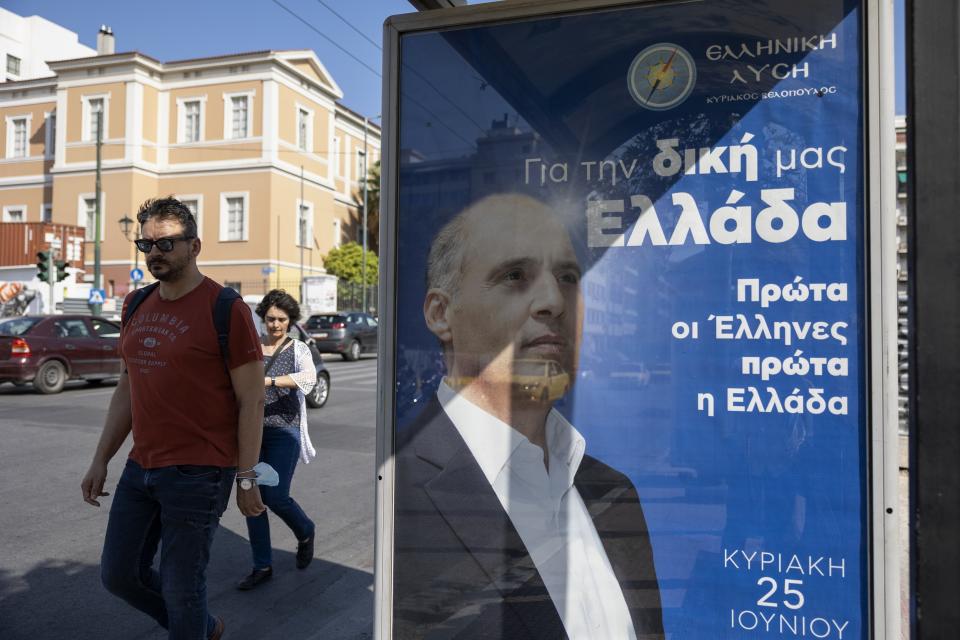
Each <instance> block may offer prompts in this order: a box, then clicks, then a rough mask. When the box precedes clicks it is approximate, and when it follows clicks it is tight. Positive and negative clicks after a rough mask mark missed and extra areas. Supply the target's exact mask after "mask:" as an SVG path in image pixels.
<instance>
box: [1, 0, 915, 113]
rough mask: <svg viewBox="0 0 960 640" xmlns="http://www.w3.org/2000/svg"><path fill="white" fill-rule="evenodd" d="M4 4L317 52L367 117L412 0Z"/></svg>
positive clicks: (161, 56)
mask: <svg viewBox="0 0 960 640" xmlns="http://www.w3.org/2000/svg"><path fill="white" fill-rule="evenodd" d="M0 1H2V4H3V6H4V8H6V9H8V10H10V11H12V12H14V13H16V14H19V15H21V16H29V15H34V14H36V15H40V16H42V17H44V18H46V19H47V20H50V21H52V22H56V23H57V24H60V25H62V26H64V27H66V28H67V29H70V30H71V31H75V32H76V33H77V34H79V36H80V41H81V42H82V43H83V44H85V45H87V46H90V47H94V48H95V47H96V39H97V31H98V29H99V28H100V25H101V24H107V25H109V26H110V27H111V28H112V29H113V32H114V34H115V35H116V42H117V45H116V46H117V51H118V52H121V51H132V50H137V51H140V52H141V53H144V54H146V55H149V56H151V57H153V58H157V59H158V60H161V61H163V62H166V61H169V60H182V59H184V58H198V57H202V56H212V55H219V54H225V53H239V52H242V51H260V50H265V49H275V50H276V49H313V50H314V51H316V53H317V56H319V58H320V60H321V61H323V64H324V65H325V66H326V67H327V69H328V70H329V71H330V73H331V74H332V75H333V77H334V79H336V81H337V83H338V84H339V85H340V88H341V89H343V92H344V96H345V98H344V100H343V103H344V105H346V106H347V107H349V108H351V109H353V110H354V111H358V112H360V113H361V114H363V115H366V116H369V117H370V118H374V117H376V116H377V115H379V114H380V87H381V85H380V83H381V79H380V77H379V76H378V75H377V74H378V73H379V71H380V67H381V52H380V50H379V48H378V47H379V43H380V41H381V39H382V26H383V21H384V19H386V18H387V16H390V15H393V14H397V13H408V12H410V11H412V10H413V9H412V7H411V5H410V3H409V2H407V0H232V1H231V0H190V1H187V0H166V1H161V2H145V1H143V0H96V1H95V2H91V1H87V0H0ZM903 2H904V0H894V3H895V7H896V23H897V24H896V28H897V35H896V43H895V45H896V47H895V50H896V61H897V62H896V74H897V107H896V109H897V113H901V114H902V113H905V111H906V100H905V98H904V83H903V74H904V71H903V70H904V64H903ZM474 3H475V0H472V1H471V4H474ZM325 5H326V6H325ZM284 7H286V9H284ZM327 7H330V8H331V9H333V11H335V12H336V13H338V14H340V15H341V16H343V18H345V19H346V20H347V21H349V23H350V24H351V25H352V26H353V27H355V28H356V29H357V30H358V31H359V32H360V33H362V34H363V35H364V36H366V38H369V39H370V40H372V41H373V42H375V43H377V45H374V44H372V43H371V42H369V41H368V40H367V39H366V38H364V37H363V36H362V35H360V34H359V33H357V32H356V31H354V30H353V29H351V28H350V26H348V25H347V24H346V23H345V22H344V21H342V20H341V19H340V18H338V17H337V16H336V15H334V13H333V12H331V11H330V9H328V8H327ZM292 14H296V16H299V18H298V17H295V16H294V15H292ZM318 32H319V33H318ZM321 34H323V35H321ZM324 36H327V38H330V39H332V40H334V41H335V42H336V43H337V44H338V45H340V46H342V47H343V48H344V49H346V50H347V51H349V55H348V54H347V53H344V52H343V51H342V50H341V49H339V48H337V46H335V45H334V44H332V43H331V42H330V41H329V40H328V39H326V38H325V37H324ZM358 60H359V61H358ZM367 67H370V68H372V69H373V70H376V72H377V73H374V71H372V70H371V69H370V68H367Z"/></svg>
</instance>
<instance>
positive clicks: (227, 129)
mask: <svg viewBox="0 0 960 640" xmlns="http://www.w3.org/2000/svg"><path fill="white" fill-rule="evenodd" d="M256 95H257V92H256V91H253V90H250V91H236V92H233V93H224V94H223V139H224V140H248V139H250V138H252V137H253V99H254V97H255V96H256ZM242 97H245V98H246V99H247V135H245V136H244V137H242V138H234V137H233V99H234V98H242Z"/></svg>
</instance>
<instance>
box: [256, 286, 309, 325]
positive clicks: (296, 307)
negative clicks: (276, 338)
mask: <svg viewBox="0 0 960 640" xmlns="http://www.w3.org/2000/svg"><path fill="white" fill-rule="evenodd" d="M270 307H276V308H277V309H280V310H281V311H283V312H284V313H286V314H287V315H288V316H290V324H293V323H295V322H298V321H299V320H300V304H299V303H297V301H296V299H295V298H294V297H293V296H291V295H290V294H289V293H287V292H286V291H284V290H283V289H273V290H271V291H269V292H267V295H265V296H263V300H261V301H260V304H258V305H257V315H258V316H260V319H261V320H263V319H264V318H265V317H266V315H267V311H270Z"/></svg>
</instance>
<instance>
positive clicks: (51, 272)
mask: <svg viewBox="0 0 960 640" xmlns="http://www.w3.org/2000/svg"><path fill="white" fill-rule="evenodd" d="M53 245H54V242H51V243H50V244H49V245H47V247H48V248H47V282H48V283H49V284H50V308H49V309H48V310H47V313H50V314H52V313H53V312H54V311H56V309H57V303H56V301H55V298H54V296H55V295H56V286H57V285H56V283H57V271H56V267H55V266H54V264H53Z"/></svg>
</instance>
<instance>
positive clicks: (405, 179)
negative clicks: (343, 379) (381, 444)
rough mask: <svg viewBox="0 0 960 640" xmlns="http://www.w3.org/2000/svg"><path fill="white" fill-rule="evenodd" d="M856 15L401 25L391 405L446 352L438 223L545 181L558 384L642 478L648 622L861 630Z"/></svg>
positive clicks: (752, 629)
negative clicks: (573, 306)
mask: <svg viewBox="0 0 960 640" xmlns="http://www.w3.org/2000/svg"><path fill="white" fill-rule="evenodd" d="M862 19H863V16H862V12H861V7H860V3H859V2H854V1H844V0H813V1H811V2H806V3H796V2H789V1H787V0H783V1H778V0H767V1H762V2H761V1H748V0H717V1H711V2H704V3H690V4H667V3H653V4H648V5H638V6H636V7H626V8H623V7H621V8H617V9H610V10H604V11H594V12H584V13H578V14H570V15H564V16H554V17H548V18H537V19H528V20H520V21H515V22H508V23H502V24H495V25H484V26H472V27H464V28H457V29H449V30H442V31H431V32H422V33H411V34H406V35H404V36H403V37H402V39H401V59H400V63H401V68H400V77H399V81H400V82H399V85H400V98H399V102H400V114H399V130H400V150H399V174H398V175H399V193H398V201H399V208H398V212H397V216H398V217H397V229H398V232H397V245H396V255H397V272H398V278H397V287H396V307H395V308H396V337H397V344H398V349H397V354H396V356H397V389H396V393H397V403H396V407H397V415H396V429H397V432H398V433H400V432H402V431H403V430H404V428H405V427H406V426H407V425H409V424H410V423H411V422H412V421H413V420H414V419H415V418H416V416H417V414H418V413H419V412H420V410H421V408H422V407H423V406H424V404H425V403H426V402H427V401H428V400H429V399H430V398H432V397H433V395H434V393H435V390H436V388H437V385H438V383H439V381H440V380H441V378H442V377H443V375H444V365H443V360H442V357H441V355H440V351H439V347H438V345H437V341H436V338H435V337H434V336H433V335H432V334H431V333H430V332H429V331H428V330H427V329H426V327H425V326H424V321H423V311H422V306H423V299H424V294H425V282H424V272H425V264H426V256H427V252H428V250H429V246H430V243H431V241H432V239H433V236H434V235H435V234H436V232H437V230H438V229H439V228H440V227H441V226H442V225H443V224H444V223H445V222H446V221H448V220H449V219H451V218H452V217H453V216H454V215H456V213H458V212H459V211H461V210H462V209H463V208H464V207H466V206H468V205H469V204H470V203H472V202H476V201H477V200H478V199H480V198H482V197H484V196H486V195H489V194H492V193H515V192H519V193H526V194H530V195H533V196H534V197H536V198H538V199H540V200H542V201H544V202H549V203H550V204H551V206H553V207H554V209H555V210H556V211H557V213H558V215H560V216H562V217H563V218H564V220H565V223H566V224H567V227H568V229H569V231H570V234H571V236H572V237H573V238H574V239H575V244H576V245H577V247H578V251H579V254H580V258H581V262H582V264H583V267H584V277H583V281H582V292H583V293H582V295H583V303H584V323H583V338H582V342H581V344H580V355H579V366H578V369H577V371H576V372H575V383H574V384H573V385H572V388H571V390H570V392H569V393H568V394H567V395H566V397H564V398H563V399H562V400H561V401H559V402H558V403H557V405H556V406H557V407H558V408H559V409H560V410H561V411H562V412H563V414H564V415H565V416H566V417H567V418H568V419H569V420H570V422H571V423H572V424H573V425H575V426H576V428H577V429H578V430H579V431H580V432H581V433H582V434H583V436H584V437H585V439H586V442H587V452H588V453H589V454H590V455H592V456H594V457H596V458H598V459H600V460H602V461H603V462H604V463H606V464H608V465H610V466H611V467H613V468H615V469H618V470H620V471H622V472H623V473H625V474H626V475H628V476H629V478H630V480H631V481H632V482H633V483H634V485H635V486H636V488H637V490H638V492H639V495H640V499H641V503H642V505H643V509H644V513H645V514H646V519H647V524H648V528H649V531H650V539H651V544H652V546H653V552H654V557H655V562H656V570H657V577H658V581H659V586H660V593H661V599H662V606H663V621H664V628H665V632H666V635H667V637H672V638H683V639H701V638H702V639H710V640H713V639H717V638H750V637H755V636H756V637H784V638H793V637H807V638H809V637H813V638H865V637H868V634H869V623H868V619H867V598H868V592H869V589H868V587H867V584H868V583H867V575H866V567H867V565H868V545H867V539H868V536H867V533H868V531H867V503H866V487H867V472H866V469H867V459H866V456H867V454H866V445H865V443H866V418H865V414H864V411H865V407H866V404H867V403H866V395H865V394H866V386H865V382H864V381H865V380H866V377H867V373H868V372H867V371H865V369H864V349H865V347H864V345H865V327H866V325H865V315H864V309H865V281H864V244H865V239H864V227H865V223H864V221H865V219H866V212H865V203H864V183H865V178H864V175H863V171H864V169H863V160H862V159H863V156H864V137H863V130H864V120H863V119H864V109H863V103H862V96H863V75H862V71H861V68H862V55H863V54H862V51H863V42H862V28H861V21H862ZM655 45H662V47H661V49H660V51H659V52H654V56H653V57H651V58H649V59H642V58H640V59H639V60H638V57H639V56H641V55H642V54H643V52H645V51H647V50H649V49H650V48H651V47H654V46H655ZM681 63H682V64H685V65H687V67H686V68H681ZM674 65H677V66H676V67H674ZM632 72H634V73H636V74H637V75H636V77H635V78H634V89H633V90H631V73H632ZM684 74H687V75H686V76H685V75H684ZM687 78H690V82H689V83H686V84H685V82H686V79H687ZM644 82H646V83H647V84H644ZM668 84H669V85H671V86H670V87H667V85H668ZM638 86H639V87H641V88H642V90H638V89H637V88H636V87H638ZM667 89H669V92H667ZM661 97H662V99H661V101H660V102H659V103H658V102H657V99H658V98H661ZM698 221H699V223H698ZM754 294H756V295H754Z"/></svg>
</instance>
